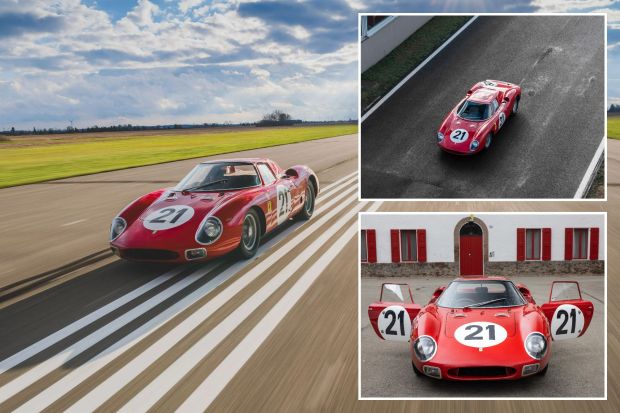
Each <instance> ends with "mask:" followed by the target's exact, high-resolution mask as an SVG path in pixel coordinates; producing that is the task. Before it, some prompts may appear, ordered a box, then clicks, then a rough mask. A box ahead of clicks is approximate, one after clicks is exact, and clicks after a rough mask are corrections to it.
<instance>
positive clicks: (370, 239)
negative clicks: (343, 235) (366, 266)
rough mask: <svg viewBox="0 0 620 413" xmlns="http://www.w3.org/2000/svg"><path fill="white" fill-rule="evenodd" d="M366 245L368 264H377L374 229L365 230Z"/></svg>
mask: <svg viewBox="0 0 620 413" xmlns="http://www.w3.org/2000/svg"><path fill="white" fill-rule="evenodd" d="M366 245H367V246H368V251H366V254H367V255H368V262H370V263H372V262H377V233H376V231H375V230H374V229H367V230H366Z"/></svg>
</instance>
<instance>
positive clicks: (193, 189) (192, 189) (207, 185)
mask: <svg viewBox="0 0 620 413" xmlns="http://www.w3.org/2000/svg"><path fill="white" fill-rule="evenodd" d="M222 182H228V179H218V180H216V181H211V182H207V183H206V184H201V185H198V186H195V187H193V188H186V189H184V190H183V192H191V191H197V190H199V189H204V188H208V187H210V186H211V185H215V184H219V183H222Z"/></svg>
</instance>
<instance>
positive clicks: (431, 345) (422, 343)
mask: <svg viewBox="0 0 620 413" xmlns="http://www.w3.org/2000/svg"><path fill="white" fill-rule="evenodd" d="M436 351H437V343H435V340H433V338H432V337H430V336H420V337H418V338H417V339H416V341H414V343H413V352H414V353H415V355H416V357H417V358H418V359H419V360H420V361H429V360H430V359H432V358H433V356H434V355H435V352H436Z"/></svg>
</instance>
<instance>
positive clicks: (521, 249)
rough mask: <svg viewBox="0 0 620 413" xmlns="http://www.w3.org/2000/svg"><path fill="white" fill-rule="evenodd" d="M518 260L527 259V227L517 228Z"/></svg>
mask: <svg viewBox="0 0 620 413" xmlns="http://www.w3.org/2000/svg"><path fill="white" fill-rule="evenodd" d="M517 261H525V228H517Z"/></svg>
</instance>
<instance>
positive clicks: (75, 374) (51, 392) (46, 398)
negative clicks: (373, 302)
mask: <svg viewBox="0 0 620 413" xmlns="http://www.w3.org/2000/svg"><path fill="white" fill-rule="evenodd" d="M343 185H346V182H345V183H344V184H343ZM356 189H357V186H356V185H354V186H353V187H351V188H347V189H346V190H344V191H342V192H341V193H340V194H338V195H337V196H334V197H333V198H332V199H330V200H329V201H328V202H326V203H325V204H324V205H322V206H321V208H318V209H317V215H318V214H320V213H321V212H322V211H324V210H329V209H330V208H331V206H332V205H333V204H335V203H337V202H338V201H339V200H341V199H342V198H344V197H345V196H347V195H348V194H350V193H352V192H355V190H356ZM353 198H354V197H350V198H349V199H347V201H346V202H351V201H352V200H353ZM345 206H346V205H339V206H338V207H336V208H334V209H331V210H330V211H329V212H327V213H326V214H325V216H322V217H321V218H320V219H318V220H316V221H310V222H309V225H308V228H307V229H306V230H304V231H302V232H301V233H300V234H299V235H297V236H296V237H295V238H294V239H293V240H291V241H290V242H287V243H286V244H284V245H283V246H282V247H281V248H280V249H278V250H277V251H279V253H276V254H274V255H272V256H270V257H268V258H267V259H266V261H265V262H266V263H267V264H266V266H265V268H268V267H269V266H270V265H271V262H272V261H273V262H275V260H277V259H279V258H281V257H282V256H283V255H284V254H285V253H286V252H288V251H289V250H290V249H292V248H293V247H294V246H295V245H297V244H298V243H299V242H301V241H303V239H304V238H306V237H307V236H309V235H311V234H312V233H313V232H314V231H316V230H317V229H318V228H319V227H320V226H321V225H322V224H323V223H324V222H326V221H327V220H329V219H330V218H331V217H333V216H334V215H335V214H336V213H338V212H339V211H340V210H342V209H343V208H344V207H345ZM285 235H287V234H281V237H279V238H283V237H284V236H285ZM277 238H278V237H276V239H273V240H271V241H270V242H269V243H268V244H274V243H276V242H277V241H278V239H277ZM261 249H262V250H263V251H267V250H268V249H269V245H267V244H266V245H265V246H262V247H261ZM274 256H277V258H275V259H270V258H272V257H274ZM265 262H263V263H261V264H264V263H265ZM247 263H248V262H247V261H241V262H238V263H237V264H235V265H233V266H232V267H230V268H229V269H228V270H226V271H224V273H222V274H220V275H219V276H217V277H216V278H215V279H214V280H211V281H210V282H209V283H207V284H205V285H204V286H203V287H201V288H200V289H198V290H196V291H195V292H194V293H192V294H191V295H190V296H188V297H186V299H183V300H182V302H180V304H179V303H177V304H178V305H176V304H175V305H174V306H173V307H171V308H170V309H169V310H166V311H164V312H163V313H160V314H159V315H158V316H156V317H155V318H153V319H152V320H150V321H149V322H147V323H146V324H145V325H143V326H141V327H140V328H138V329H136V330H134V331H132V332H131V333H130V334H129V335H127V336H126V337H124V338H123V339H121V340H120V341H118V342H116V343H115V344H114V345H112V346H111V347H110V348H108V349H106V350H105V351H104V352H102V353H101V354H100V355H97V356H95V357H94V358H93V359H91V360H90V361H89V362H88V363H85V364H84V365H82V366H80V367H78V368H76V369H74V370H72V372H71V373H69V374H68V375H67V376H65V377H64V378H63V379H61V380H60V381H58V382H56V383H55V384H54V385H52V386H51V387H49V388H48V389H46V390H45V391H43V392H42V393H40V394H39V395H37V396H36V397H34V398H33V399H31V400H30V401H29V402H27V403H26V404H24V405H22V406H21V408H20V409H19V411H32V410H40V409H42V408H44V407H45V406H47V405H49V404H50V403H52V402H53V401H55V400H56V399H57V398H59V397H61V396H62V395H63V394H64V393H66V392H67V391H70V390H71V389H72V388H73V387H75V386H76V385H78V384H79V383H80V382H81V381H82V380H84V379H85V378H86V377H89V376H90V375H91V374H93V373H94V372H95V371H97V370H98V369H100V368H101V367H103V366H105V365H106V364H107V363H109V362H110V361H111V360H113V359H114V358H116V357H118V355H120V354H122V352H124V351H126V350H127V349H129V348H130V347H131V346H133V345H134V344H136V343H137V342H138V341H140V340H141V339H142V338H144V337H145V336H146V335H148V334H149V333H150V332H152V329H153V328H156V327H157V326H160V325H162V324H164V323H165V322H167V321H169V320H170V319H171V318H172V317H174V316H175V315H176V314H178V312H180V311H182V310H183V309H184V308H187V307H188V306H190V305H191V304H192V303H194V302H196V301H197V300H198V299H200V298H201V297H203V296H204V295H206V294H207V293H208V292H210V291H212V290H213V289H214V288H216V287H217V286H218V285H219V284H221V283H222V282H224V281H225V280H226V279H228V278H230V277H231V276H233V275H234V274H236V273H237V272H238V271H239V270H240V269H242V268H243V267H245V266H246V265H247ZM261 264H259V266H260V265H261ZM262 271H263V270H261V271H260V272H259V273H258V274H257V275H256V276H258V275H260V273H262ZM170 288H172V287H170ZM134 318H135V317H134ZM89 337H90V336H89ZM92 344H94V343H91V345H92ZM76 355H77V353H75V352H72V357H75V356H76ZM50 360H52V359H50ZM48 362H49V360H48V361H46V362H44V363H43V364H42V365H45V368H44V369H43V370H41V369H40V367H41V366H42V365H39V366H36V367H34V368H33V369H31V370H30V371H28V372H27V373H25V374H24V375H22V376H20V377H18V378H17V379H15V380H14V381H13V382H10V383H8V384H7V385H5V386H4V387H3V388H1V389H0V392H1V393H0V394H1V397H0V400H4V399H6V398H8V397H11V396H12V395H14V394H15V393H16V392H17V391H20V389H23V388H24V385H27V383H32V382H33V381H32V378H33V377H39V378H40V377H42V376H43V375H45V374H47V373H49V372H50V371H51V370H49V366H50V364H46V363H48ZM54 365H55V366H56V367H59V366H58V365H57V363H54ZM35 371H36V373H35ZM26 375H28V376H26ZM24 376H26V377H25V379H22V378H24ZM7 386H9V387H7ZM5 394H6V395H5Z"/></svg>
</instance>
